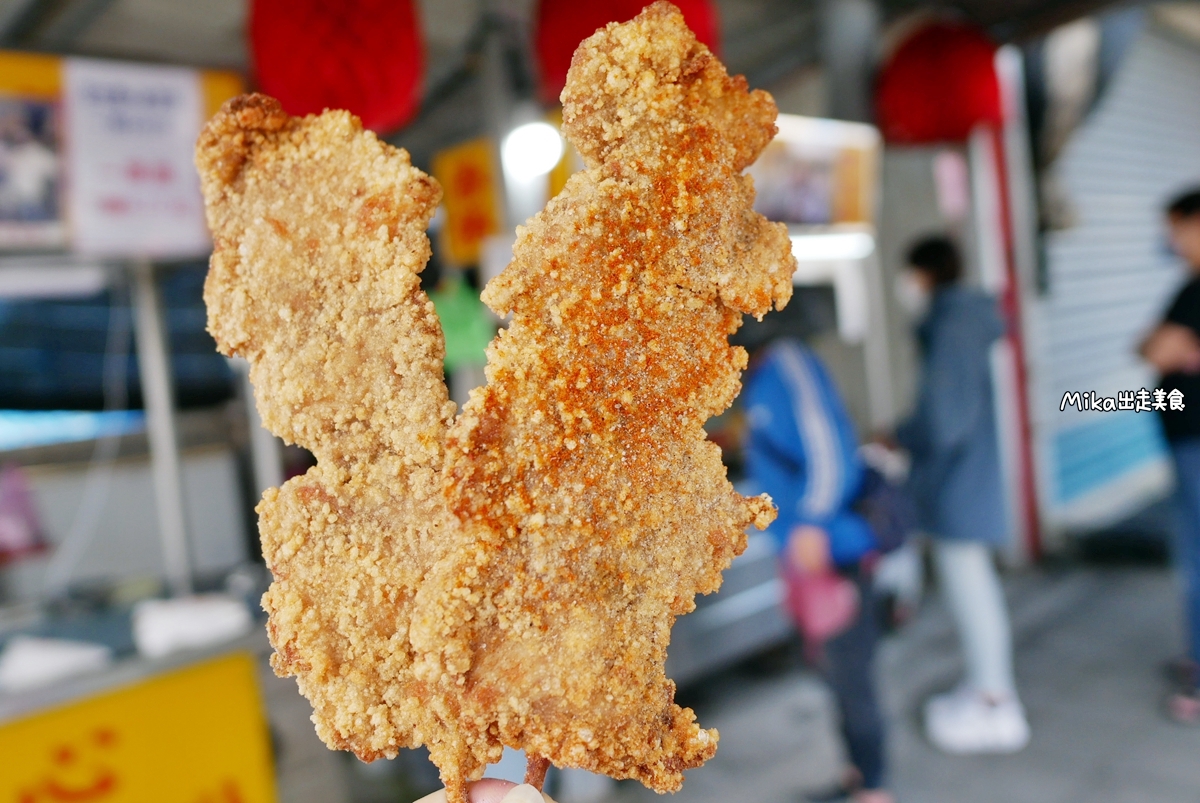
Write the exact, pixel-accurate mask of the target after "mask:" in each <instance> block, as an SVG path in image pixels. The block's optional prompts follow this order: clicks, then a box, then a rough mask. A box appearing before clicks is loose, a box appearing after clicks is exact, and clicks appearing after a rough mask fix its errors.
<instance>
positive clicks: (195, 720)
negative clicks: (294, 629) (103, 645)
mask: <svg viewBox="0 0 1200 803" xmlns="http://www.w3.org/2000/svg"><path fill="white" fill-rule="evenodd" d="M254 673H255V667H254V659H253V658H252V657H251V656H250V655H248V654H243V653H237V654H234V655H230V656H226V657H223V658H218V659H216V660H212V661H207V662H205V663H202V664H197V665H194V666H191V667H188V668H186V669H182V670H179V671H176V672H171V673H168V674H165V675H159V676H157V677H154V678H151V679H149V680H147V681H144V682H141V683H138V684H136V685H134V686H129V687H126V688H123V689H120V690H118V691H114V692H110V693H107V694H102V695H100V696H98V697H93V698H90V699H87V700H84V701H82V702H78V703H74V704H71V705H67V706H64V707H62V708H56V709H52V710H50V711H47V712H45V713H41V714H37V715H35V716H32V717H30V718H28V719H21V720H17V721H15V722H11V723H7V724H4V725H0V767H2V768H3V769H2V771H0V803H273V802H274V800H275V790H274V780H273V775H272V769H271V755H270V748H269V744H268V740H267V727H266V722H265V720H264V706H263V701H262V698H261V696H260V695H259V690H258V684H257V680H256V679H255V676H254Z"/></svg>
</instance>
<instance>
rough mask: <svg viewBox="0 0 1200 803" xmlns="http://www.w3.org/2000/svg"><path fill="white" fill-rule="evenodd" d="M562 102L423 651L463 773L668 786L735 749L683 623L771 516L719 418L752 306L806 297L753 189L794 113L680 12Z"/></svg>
mask: <svg viewBox="0 0 1200 803" xmlns="http://www.w3.org/2000/svg"><path fill="white" fill-rule="evenodd" d="M563 105H564V112H563V117H564V130H565V132H566V134H567V136H568V138H569V139H570V140H571V141H572V143H573V144H574V145H575V147H576V148H577V149H578V150H579V152H580V153H581V154H582V156H583V158H584V160H585V163H586V166H587V169H586V170H585V171H583V172H581V173H578V174H576V175H575V176H573V177H572V178H571V179H570V180H569V181H568V183H567V185H566V187H565V189H564V190H563V192H562V193H561V194H560V195H559V196H557V197H556V198H555V199H554V200H552V201H551V202H550V203H549V204H548V205H547V207H546V209H545V210H544V211H542V212H541V213H540V214H538V215H537V216H535V217H534V218H533V219H532V220H530V221H529V223H528V224H527V226H525V227H524V228H521V229H518V237H517V244H516V247H515V250H514V259H513V261H512V263H511V264H510V265H509V266H508V268H507V269H506V270H505V271H504V273H502V274H501V275H500V276H499V277H497V278H496V279H495V280H493V281H492V282H491V283H490V284H489V285H488V287H487V288H486V290H485V292H484V294H483V299H484V301H485V302H486V303H487V304H488V305H489V306H490V307H491V308H492V309H493V310H495V311H496V312H497V313H499V314H507V313H510V312H511V313H512V315H513V319H512V323H511V325H510V326H509V327H508V329H507V330H505V331H502V332H501V333H500V335H499V336H498V337H497V339H496V340H495V341H493V343H492V345H491V347H490V348H489V351H488V365H487V377H488V383H487V385H486V387H484V388H482V389H480V390H477V391H476V392H474V393H473V394H472V396H471V400H470V401H469V402H468V403H467V405H466V407H465V409H464V411H463V413H462V415H461V416H460V417H459V418H458V419H457V421H456V422H455V424H454V425H453V427H452V429H451V431H450V435H449V440H448V445H447V450H446V460H447V465H446V497H447V500H448V502H449V505H450V509H451V512H452V513H453V514H454V515H455V516H456V517H457V518H458V520H459V522H460V524H461V528H460V529H459V530H457V531H455V532H454V533H452V535H451V537H452V538H453V539H454V541H455V542H456V545H455V547H454V548H453V549H452V550H450V551H449V552H448V553H447V555H446V556H445V557H444V558H443V559H442V560H441V561H440V562H439V563H438V564H437V565H436V566H435V567H434V569H433V570H432V571H431V572H430V574H429V576H428V578H427V579H426V581H425V582H424V583H423V584H422V585H421V587H420V589H419V590H418V592H417V602H416V612H415V614H414V618H413V625H412V629H411V633H410V635H411V639H412V642H413V645H414V647H415V648H416V651H417V653H418V663H417V666H416V673H417V676H418V677H419V678H421V679H422V680H424V681H426V682H427V683H428V684H429V686H430V689H431V690H432V691H431V694H432V698H433V704H434V707H435V709H437V710H439V711H440V712H442V715H443V717H444V718H447V719H449V718H453V719H454V721H455V723H456V727H457V728H459V729H461V733H460V734H459V735H460V739H459V740H458V745H457V749H458V750H459V751H460V752H459V753H457V754H456V753H455V752H454V750H451V749H439V748H438V747H437V746H433V747H431V752H432V755H433V757H434V760H435V761H436V762H437V763H438V765H439V766H441V767H442V768H443V770H444V771H445V770H446V768H447V767H448V766H454V765H456V764H458V763H462V764H469V763H471V761H472V760H474V759H473V758H472V756H473V755H474V753H473V751H475V749H476V748H475V747H473V745H476V744H478V746H479V748H478V749H479V750H486V749H488V748H489V747H490V745H491V743H492V741H493V740H494V739H495V738H496V737H497V735H498V737H499V739H500V740H501V741H502V742H503V743H504V744H505V745H508V746H511V747H515V748H521V749H524V750H525V751H526V752H527V753H528V754H529V755H530V756H533V757H540V758H548V759H550V760H551V761H552V762H553V763H554V764H556V765H559V766H571V767H582V768H586V769H589V770H592V771H595V772H600V773H604V774H607V775H611V776H613V777H618V778H637V779H638V780H640V781H642V782H643V783H645V784H646V785H647V786H649V787H651V788H653V789H655V790H658V791H660V792H664V791H671V790H675V789H678V788H679V786H680V784H681V783H682V772H683V770H685V769H688V768H690V767H695V766H698V765H699V764H701V763H703V762H704V761H705V760H707V759H708V758H709V757H711V756H712V755H713V753H714V752H715V750H716V742H717V736H716V732H715V731H709V730H702V729H700V728H699V726H698V725H697V724H696V723H695V721H694V720H695V718H694V715H693V713H692V712H691V711H690V710H688V709H683V708H680V707H679V706H678V705H676V704H675V703H674V684H673V683H671V681H669V680H668V679H667V678H666V676H665V673H664V669H663V667H664V661H665V659H666V648H667V643H668V641H669V638H670V628H671V625H672V623H673V621H674V619H675V617H676V616H679V615H681V614H684V613H687V612H688V611H690V610H692V609H693V608H694V601H693V598H694V596H695V594H696V593H698V592H699V593H708V592H711V591H714V590H716V588H717V587H718V586H719V585H720V572H721V571H722V570H723V569H724V568H725V567H726V566H728V564H729V562H730V560H731V559H732V558H733V557H734V556H735V555H737V554H739V553H740V552H741V551H742V550H743V549H744V548H745V543H746V536H745V534H744V530H745V528H746V527H747V526H748V525H750V524H754V525H756V526H758V527H759V528H762V527H765V526H766V525H767V524H768V523H769V522H770V521H771V520H772V519H773V518H774V514H775V511H774V508H773V507H772V506H771V504H770V500H769V499H768V498H766V497H765V496H764V497H757V498H744V497H742V496H740V495H738V494H737V493H735V492H734V490H733V487H732V486H731V485H730V483H729V482H728V480H727V479H726V474H725V468H724V466H723V465H722V463H721V457H720V451H719V449H718V447H717V446H716V445H714V444H713V443H711V442H709V441H708V440H707V439H706V438H705V433H704V430H703V424H704V421H705V420H706V419H707V418H709V417H710V416H712V415H714V414H716V413H718V412H720V411H721V410H723V409H725V408H726V407H727V406H728V405H729V404H730V402H731V401H732V400H733V398H734V396H735V395H736V394H737V392H738V389H739V381H738V376H739V373H740V371H741V370H742V369H743V368H744V367H745V365H746V353H745V351H744V350H742V349H740V348H732V347H730V346H729V344H728V340H727V337H728V335H729V334H731V333H732V332H734V331H735V330H736V329H737V328H738V326H739V325H740V321H741V314H742V313H743V312H745V313H750V314H754V315H756V316H759V317H761V316H762V315H763V314H765V313H766V312H767V311H768V310H769V309H770V308H771V306H772V305H774V306H776V307H777V308H778V307H782V306H783V305H784V304H785V303H786V302H787V300H788V298H789V297H790V295H791V275H792V272H793V270H794V267H795V263H794V259H793V257H792V255H791V248H790V243H789V241H788V237H787V232H786V230H785V228H784V227H783V226H781V225H778V224H771V223H768V222H767V221H766V220H765V219H764V218H762V217H761V216H760V215H758V214H756V213H755V212H754V211H753V210H752V202H753V197H754V191H753V187H752V184H751V181H750V179H749V178H748V177H745V176H743V175H742V170H743V169H744V168H745V167H746V166H747V165H748V164H749V163H750V162H751V161H753V159H754V158H755V157H756V156H757V154H758V153H759V152H760V151H761V150H762V148H763V147H764V146H765V145H766V143H767V142H768V141H769V140H770V138H771V137H772V136H773V135H774V132H775V127H774V118H775V114H776V111H775V106H774V103H773V101H772V100H771V99H770V97H769V96H768V95H766V94H765V93H763V92H748V91H747V88H746V82H745V80H744V79H743V78H740V77H737V78H731V77H729V76H728V75H727V74H726V73H725V70H724V68H723V67H722V65H721V64H720V63H719V62H718V61H717V59H716V58H715V57H714V56H713V55H712V54H711V53H710V52H709V51H708V49H707V48H705V47H704V46H703V45H702V44H700V43H699V42H697V41H696V39H695V37H694V36H693V35H692V34H691V32H690V31H689V30H688V29H687V27H686V25H685V24H684V22H683V18H682V15H681V14H680V13H679V11H678V10H677V9H675V8H674V7H673V6H671V5H669V4H667V3H656V4H655V5H653V6H650V7H649V8H648V9H646V10H645V11H644V12H643V13H642V14H641V15H639V16H638V17H637V18H635V19H634V20H632V21H631V22H628V23H625V24H621V25H610V26H608V27H607V28H606V29H603V30H601V31H598V32H597V33H596V34H595V35H594V36H592V37H591V38H589V39H587V40H585V41H584V42H583V43H582V44H581V45H580V48H579V50H578V51H576V54H575V59H574V62H573V64H572V67H571V71H570V74H569V76H568V80H567V87H566V89H565V90H564V92H563ZM450 774H451V776H454V775H458V776H460V777H469V776H468V774H467V773H465V772H463V773H455V772H453V771H452V772H451V773H450ZM451 792H452V799H454V797H453V795H454V794H461V792H459V791H457V790H454V789H452V790H451ZM463 799H465V798H463Z"/></svg>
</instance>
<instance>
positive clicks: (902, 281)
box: [896, 270, 932, 320]
mask: <svg viewBox="0 0 1200 803" xmlns="http://www.w3.org/2000/svg"><path fill="white" fill-rule="evenodd" d="M931 296H932V294H931V293H930V292H929V289H928V288H927V287H926V286H925V284H924V283H923V282H922V281H921V280H920V279H918V278H917V275H916V273H915V272H913V271H911V270H906V271H904V272H903V273H901V274H900V275H899V276H898V277H896V301H897V302H898V303H899V304H900V308H901V309H903V310H904V311H905V312H907V313H908V314H909V315H910V316H912V317H913V318H914V319H916V320H920V319H921V318H924V317H925V313H927V312H929V300H930V297H931Z"/></svg>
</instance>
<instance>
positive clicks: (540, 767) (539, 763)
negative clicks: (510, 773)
mask: <svg viewBox="0 0 1200 803" xmlns="http://www.w3.org/2000/svg"><path fill="white" fill-rule="evenodd" d="M548 769H550V759H548V758H542V757H541V756H529V757H528V758H526V759H525V783H527V784H529V785H530V786H532V787H533V788H534V789H536V790H538V791H539V792H540V791H542V786H543V785H544V784H545V783H546V771H547V770H548Z"/></svg>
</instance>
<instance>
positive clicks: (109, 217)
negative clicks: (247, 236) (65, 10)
mask: <svg viewBox="0 0 1200 803" xmlns="http://www.w3.org/2000/svg"><path fill="white" fill-rule="evenodd" d="M64 79H65V81H64V83H65V87H64V89H65V93H64V94H65V98H64V99H65V103H64V106H65V110H66V127H65V128H66V138H67V142H68V145H69V147H68V149H67V153H68V154H69V155H68V175H69V176H70V180H71V186H70V191H69V193H68V198H69V201H68V208H69V213H70V214H69V218H70V225H71V233H72V242H73V246H74V250H75V251H77V252H80V253H83V254H88V255H93V256H113V257H133V258H137V257H153V258H158V259H170V258H186V257H195V256H201V255H203V254H206V253H208V250H209V247H210V242H209V237H208V230H207V228H206V226H205V221H204V205H203V201H202V199H201V196H200V187H199V178H198V177H197V175H196V169H195V167H194V166H193V163H192V153H193V148H194V147H195V142H196V134H197V132H199V130H200V126H201V122H202V121H201V114H202V108H203V100H202V96H201V85H200V77H199V75H198V74H197V73H196V72H195V71H194V70H188V69H182V68H175V67H154V66H148V65H140V64H124V63H118V62H111V61H100V60H94V59H68V60H67V61H66V65H65V71H64Z"/></svg>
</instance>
